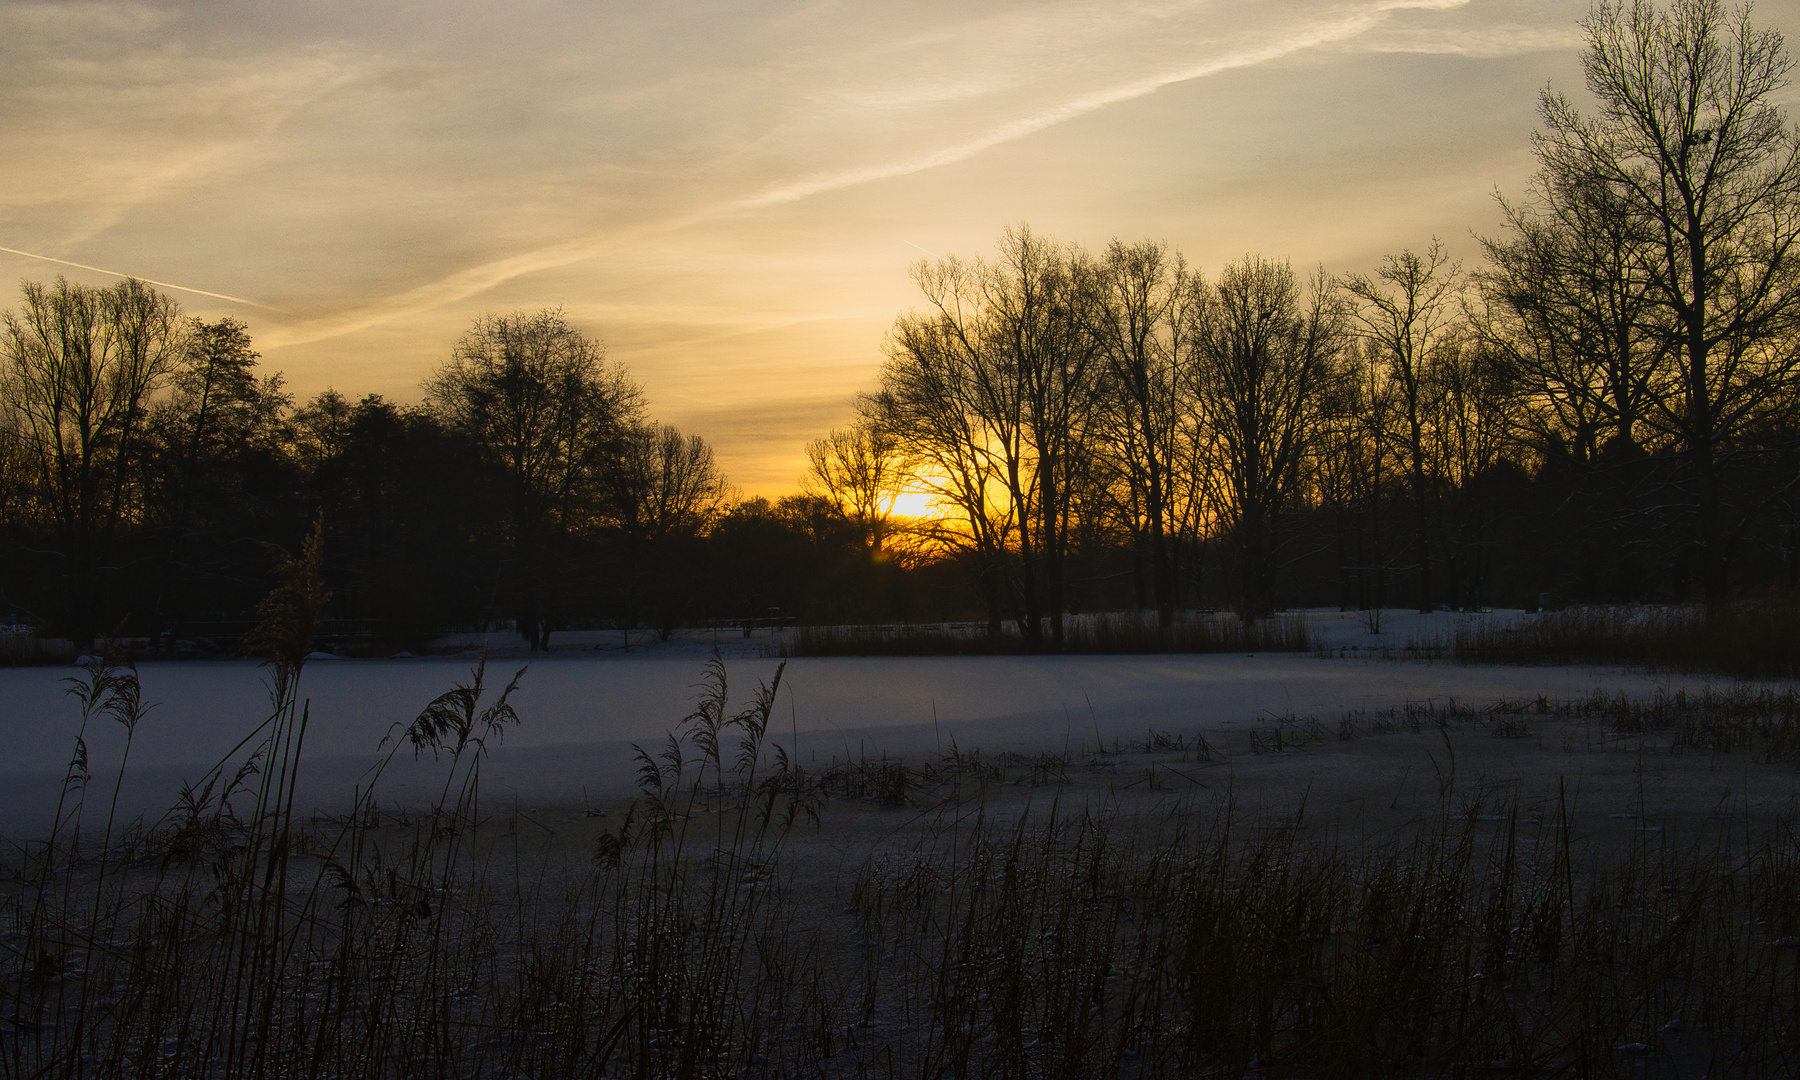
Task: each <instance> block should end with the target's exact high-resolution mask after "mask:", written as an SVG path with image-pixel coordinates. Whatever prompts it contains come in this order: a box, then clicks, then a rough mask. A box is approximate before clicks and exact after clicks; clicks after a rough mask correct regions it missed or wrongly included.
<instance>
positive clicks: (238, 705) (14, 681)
mask: <svg viewBox="0 0 1800 1080" xmlns="http://www.w3.org/2000/svg"><path fill="white" fill-rule="evenodd" d="M737 651H739V652H743V651H745V650H744V648H743V647H742V646H739V648H738V650H737ZM705 657H706V650H705V649H703V648H700V647H698V646H697V645H696V646H692V647H686V648H676V649H671V650H666V651H664V652H662V653H657V652H648V653H646V652H634V653H631V654H624V653H622V652H619V651H616V650H615V651H611V652H596V651H594V650H592V649H582V650H569V651H566V652H563V653H553V654H551V655H550V656H548V657H545V658H540V659H537V660H533V661H529V664H530V670H529V671H527V672H526V674H525V676H524V678H523V680H522V682H521V686H520V689H519V691H518V693H517V694H516V695H515V696H514V699H513V700H514V704H515V705H516V707H517V708H518V711H519V713H520V716H521V718H522V722H521V723H520V725H519V726H518V728H516V729H515V730H513V731H511V732H509V733H508V734H507V736H506V741H505V743H504V745H502V746H500V747H498V748H497V749H495V751H494V753H493V755H492V757H491V759H490V761H489V762H488V764H487V766H486V768H485V770H484V792H485V798H486V799H489V800H495V799H498V800H502V801H506V802H510V801H512V800H515V799H516V800H518V801H519V802H520V803H522V804H533V803H540V802H541V803H563V804H577V803H580V802H582V801H583V800H584V799H594V800H599V799H615V798H618V797H620V796H623V795H627V794H629V793H630V792H631V790H632V760H631V756H632V755H631V744H632V743H634V742H636V743H643V744H646V745H648V744H651V743H657V744H660V743H661V742H662V741H663V739H664V736H665V735H666V733H667V732H669V731H670V730H671V729H672V728H674V727H675V726H676V725H677V724H678V723H679V722H680V720H681V718H682V717H683V715H685V714H686V713H687V712H688V710H689V709H690V708H691V707H692V704H693V701H694V697H695V692H696V691H695V684H696V683H698V682H699V681H700V679H701V677H702V676H703V674H704V664H705ZM527 662H528V661H526V660H525V659H523V658H518V657H502V658H495V659H492V660H490V661H489V667H488V683H489V685H490V686H494V687H498V686H503V685H504V684H505V681H506V680H507V679H508V678H510V677H511V675H512V674H513V672H514V671H516V670H517V669H518V668H519V667H521V666H524V665H525V663H527ZM778 663H779V661H776V660H771V659H765V658H761V657H756V656H750V655H740V656H736V657H731V658H728V660H727V664H728V668H729V674H730V679H731V687H732V691H733V695H732V696H733V698H734V701H735V702H741V701H742V700H743V699H745V698H746V697H747V696H748V695H749V693H750V692H751V691H752V690H753V689H754V687H755V684H756V681H757V680H758V679H759V678H770V677H772V676H773V675H774V673H775V669H776V666H777V664H778ZM469 668H470V661H469V660H467V659H448V658H432V659H406V660H354V661H351V660H346V661H318V662H314V663H310V664H308V665H307V668H306V671H305V673H304V675H303V677H302V694H303V696H304V697H305V698H306V699H307V700H308V701H309V702H310V708H311V724H310V727H309V729H308V733H307V742H306V753H305V764H304V766H303V769H302V776H301V781H302V789H301V790H302V794H301V801H302V803H305V804H308V805H310V806H312V807H317V808H320V809H326V810H334V809H341V808H342V807H343V806H345V805H346V804H347V803H348V801H349V799H350V794H351V791H352V789H353V787H354V786H355V784H356V783H357V782H358V780H359V778H361V777H362V776H363V774H364V772H365V770H367V769H368V767H369V766H370V765H371V764H372V763H373V762H374V761H375V760H376V752H377V748H378V746H379V744H380V742H381V740H382V737H383V735H384V734H385V733H386V732H388V731H389V729H390V728H391V727H392V726H393V725H395V724H397V723H399V724H403V723H405V722H407V721H409V720H410V719H412V718H413V717H414V716H416V715H417V714H418V712H419V710H420V709H421V708H422V707H423V706H424V705H425V704H426V703H427V702H429V701H430V700H431V699H432V698H433V697H434V696H436V695H437V694H439V693H441V692H443V691H444V690H447V689H449V688H450V687H451V685H452V684H453V683H455V682H457V681H458V680H463V679H466V678H467V677H468V674H469ZM74 674H79V672H78V671H77V670H75V669H71V668H12V669H0V737H3V739H4V742H3V743H0V745H4V746H5V747H6V748H7V752H6V756H5V759H4V762H3V763H0V835H12V836H18V835H22V834H30V833H34V832H37V831H39V830H41V829H42V828H43V827H44V825H45V824H46V823H47V821H48V818H49V816H50V814H51V812H52V810H53V808H54V805H55V799H56V792H57V788H58V784H59V782H60V781H61V778H62V776H63V774H64V770H65V768H66V765H67V762H68V759H69V754H70V749H71V747H72V745H73V742H74V738H75V735H76V732H77V728H78V725H79V720H80V714H79V709H78V707H77V703H76V702H75V701H74V700H73V699H72V698H70V697H68V696H67V695H66V693H65V687H64V686H63V684H62V680H63V679H65V678H67V677H69V676H70V675H74ZM139 674H140V678H141V680H142V685H143V692H144V699H145V700H146V701H147V702H154V703H156V706H155V708H154V710H153V711H151V712H150V714H149V715H148V716H147V717H146V719H145V720H144V721H143V723H142V725H141V726H140V728H139V731H138V735H137V739H136V742H135V744H134V746H133V748H132V756H131V762H130V767H129V769H128V770H127V773H126V777H127V779H126V782H125V785H124V799H123V802H124V807H123V808H124V810H125V811H126V812H127V815H128V816H135V815H136V814H138V813H144V814H147V815H149V816H151V817H154V816H156V815H157V814H159V813H160V812H161V811H162V810H164V809H166V808H167V807H169V806H170V805H171V804H172V803H173V801H174V796H175V793H176V791H177V790H178V789H179V787H180V784H181V782H182V781H183V780H186V779H193V778H196V777H198V776H199V775H200V774H201V773H202V772H203V771H204V770H205V769H206V767H207V766H209V765H211V764H212V763H213V762H215V761H216V760H217V759H218V758H219V757H220V756H221V755H223V754H224V753H226V752H227V751H228V750H229V749H230V748H231V747H232V746H233V745H234V744H236V743H237V741H238V740H239V739H240V738H242V737H243V735H244V734H245V733H246V732H248V731H249V730H250V729H251V728H253V727H254V726H255V725H256V723H257V722H258V721H259V720H260V719H261V718H262V716H263V715H264V713H265V712H266V693H265V690H264V687H263V684H262V676H263V673H262V670H261V669H260V667H259V666H258V665H257V664H256V663H255V662H253V661H248V660H228V661H192V662H168V663H152V664H145V665H143V667H142V668H141V669H140V672H139ZM1705 681H1706V680H1704V679H1699V678H1687V679H1683V678H1680V677H1674V676H1666V675H1646V674H1643V673H1633V672H1621V671H1617V670H1612V669H1600V668H1579V667H1558V668H1551V667H1534V668H1521V667H1463V666H1458V665H1454V664H1448V663H1439V664H1430V663H1408V662H1390V661H1380V660H1365V659H1319V658H1315V657H1312V656H1304V655H1274V654H1270V655H1258V656H1242V655H1213V656H1077V657H1026V656H1013V657H931V658H803V659H796V660H791V661H789V662H788V667H787V672H786V676H785V677H784V679H783V682H782V689H781V696H780V702H779V706H778V709H777V713H776V720H775V723H774V724H773V725H772V728H773V731H772V734H773V735H774V737H776V738H778V739H779V740H780V741H781V742H782V743H783V744H784V745H788V746H789V747H790V749H791V750H793V751H795V752H796V753H797V756H798V758H799V760H800V761H801V762H802V764H812V763H817V764H819V765H824V764H827V763H829V762H830V761H832V760H834V759H835V760H842V759H844V758H847V757H848V758H855V757H858V756H863V755H866V756H870V757H877V756H880V755H883V754H886V755H888V756H899V757H913V758H917V757H919V756H921V755H928V754H935V753H937V752H939V751H941V750H944V749H948V748H949V746H950V744H951V742H952V740H954V741H955V743H956V744H957V745H959V746H960V747H962V748H963V749H965V750H968V749H972V748H979V749H981V750H983V751H986V752H995V751H1001V750H1017V751H1028V752H1029V751H1044V750H1054V751H1057V752H1062V751H1064V750H1065V749H1066V750H1068V751H1070V752H1076V753H1079V752H1081V751H1082V750H1083V749H1084V748H1091V747H1093V746H1094V745H1095V742H1096V741H1097V740H1098V741H1101V742H1105V743H1108V744H1110V743H1112V742H1113V741H1115V740H1118V741H1130V740H1142V739H1143V738H1144V736H1145V734H1146V732H1147V731H1149V730H1151V729H1156V730H1161V731H1168V732H1171V733H1178V734H1191V733H1194V732H1204V731H1208V730H1215V729H1225V730H1230V729H1231V728H1232V727H1234V726H1237V725H1246V724H1250V723H1253V722H1254V721H1255V720H1256V718H1257V717H1258V716H1259V715H1261V714H1265V713H1275V714H1284V713H1292V714H1294V715H1297V716H1307V715H1316V716H1318V717H1319V718H1320V719H1321V720H1324V721H1327V722H1329V721H1330V720H1332V719H1333V718H1334V717H1335V716H1336V714H1338V713H1340V712H1343V711H1345V710H1348V709H1356V708H1381V707H1386V706H1390V705H1397V704H1401V703H1404V702H1406V701H1422V700H1427V699H1434V700H1438V701H1442V700H1444V699H1446V698H1450V697H1455V698H1458V699H1461V700H1465V701H1473V702H1480V703H1485V702H1488V701H1491V700H1494V699H1496V698H1502V697H1507V698H1520V697H1525V698H1530V697H1536V696H1538V695H1540V694H1542V695H1545V696H1548V697H1552V698H1569V697H1575V696H1581V695H1585V694H1587V693H1588V692H1590V691H1592V690H1595V689H1604V690H1607V691H1608V692H1619V691H1624V692H1627V693H1631V694H1633V695H1641V694H1649V693H1650V692H1652V691H1653V690H1654V689H1655V688H1656V687H1658V686H1695V687H1697V686H1699V685H1702V684H1703V683H1704V682H1705ZM123 741H124V740H123V733H122V730H121V729H120V728H119V727H118V726H117V725H116V724H114V723H112V722H111V721H105V720H99V721H96V723H95V726H94V727H93V728H92V729H91V730H90V731H89V732H88V738H87V742H88V745H89V748H90V754H91V762H92V771H93V774H94V776H95V781H94V787H95V789H96V790H97V791H98V790H104V791H110V790H111V786H112V774H113V773H114V772H115V771H116V769H117V765H118V755H119V752H120V750H121V748H122V746H123ZM438 775H441V774H440V773H439V772H438V771H437V770H434V769H432V768H430V762H429V761H427V762H426V763H424V764H423V765H418V766H415V765H412V764H411V762H410V758H408V760H407V764H406V767H404V768H399V769H397V770H395V771H390V773H389V774H388V775H387V776H386V777H384V779H383V781H382V785H381V788H380V793H381V801H382V802H383V803H384V804H394V803H406V802H420V801H423V800H424V799H425V798H427V797H428V795H434V794H435V792H436V784H435V783H432V782H431V778H432V777H435V776H438Z"/></svg>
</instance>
